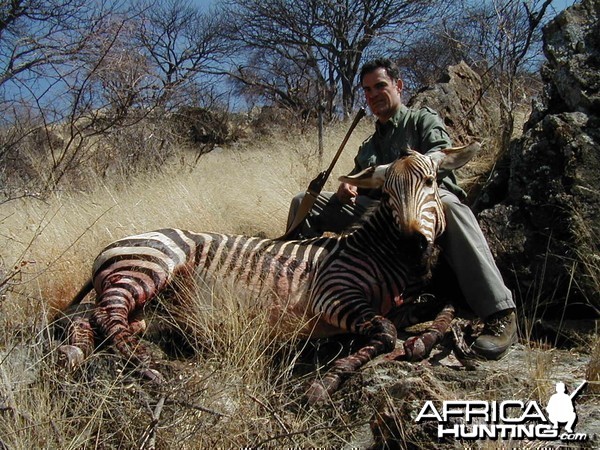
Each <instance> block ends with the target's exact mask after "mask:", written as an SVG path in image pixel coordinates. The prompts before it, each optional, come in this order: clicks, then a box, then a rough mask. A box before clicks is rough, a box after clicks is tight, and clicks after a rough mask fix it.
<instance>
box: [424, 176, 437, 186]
mask: <svg viewBox="0 0 600 450" xmlns="http://www.w3.org/2000/svg"><path fill="white" fill-rule="evenodd" d="M434 181H435V178H433V177H427V178H425V186H427V187H431V186H433V182H434Z"/></svg>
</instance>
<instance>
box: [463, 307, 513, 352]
mask: <svg viewBox="0 0 600 450" xmlns="http://www.w3.org/2000/svg"><path fill="white" fill-rule="evenodd" d="M515 342H517V315H516V313H515V310H514V309H507V310H504V311H500V312H499V313H496V314H493V315H492V316H490V317H488V318H487V319H486V321H485V326H484V327H483V331H482V332H481V335H480V336H479V337H478V338H477V339H475V342H473V345H472V347H471V349H472V350H473V351H474V352H475V353H477V354H478V355H480V356H483V357H484V358H486V359H500V358H502V357H503V356H504V355H505V354H506V352H507V351H508V349H509V348H510V346H511V345H512V344H514V343H515Z"/></svg>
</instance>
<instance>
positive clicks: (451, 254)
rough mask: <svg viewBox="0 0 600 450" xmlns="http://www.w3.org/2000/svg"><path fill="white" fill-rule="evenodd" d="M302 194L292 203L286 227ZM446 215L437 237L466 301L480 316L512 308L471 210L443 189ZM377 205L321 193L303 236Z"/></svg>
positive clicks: (340, 225)
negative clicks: (349, 202)
mask: <svg viewBox="0 0 600 450" xmlns="http://www.w3.org/2000/svg"><path fill="white" fill-rule="evenodd" d="M302 197H304V193H300V194H298V195H296V196H295V197H294V198H293V199H292V202H291V205H290V212H289V215H288V227H289V225H290V224H291V223H292V221H293V219H294V217H295V216H296V211H297V210H298V207H299V206H300V202H301V201H302ZM440 198H441V200H442V205H443V206H444V213H445V215H446V232H445V233H444V234H443V235H442V236H440V238H439V239H438V244H439V245H440V247H441V248H442V255H443V256H444V258H445V259H446V260H447V261H448V264H449V266H450V267H451V268H452V270H453V271H454V274H455V275H456V278H457V280H458V284H459V286H460V288H461V290H462V293H463V295H464V297H465V300H466V301H467V303H468V304H469V306H470V307H471V309H472V310H473V312H474V313H475V314H477V315H478V316H479V317H481V318H484V319H485V318H486V317H488V316H490V315H492V314H494V313H497V312H499V311H502V310H505V309H509V308H514V307H515V303H514V301H513V298H512V293H511V292H510V290H509V289H508V288H507V287H506V286H505V285H504V281H503V280H502V275H501V274H500V271H499V270H498V267H497V266H496V263H495V261H494V258H493V256H492V253H491V252H490V248H489V246H488V244H487V242H486V240H485V236H484V235H483V233H482V232H481V228H480V227H479V224H478V223H477V219H476V218H475V216H474V215H473V212H472V211H471V209H470V208H469V207H468V206H466V205H464V204H463V203H461V202H460V200H459V199H458V197H457V196H456V195H454V194H452V193H451V192H449V191H447V190H446V189H443V188H442V189H440ZM376 204H378V201H377V200H373V199H371V198H369V197H364V196H358V197H357V198H356V205H357V206H353V205H344V204H342V203H341V202H340V201H339V200H338V199H337V197H336V196H335V195H334V193H333V192H322V193H321V194H320V195H319V197H318V198H317V201H316V202H315V205H314V207H313V209H312V211H311V214H310V216H309V217H308V218H307V219H306V221H305V223H304V224H303V227H302V229H301V234H302V236H304V237H307V238H308V237H314V236H319V235H321V234H322V233H323V232H325V231H332V232H335V233H339V232H341V231H343V230H345V229H347V228H348V227H349V226H352V225H353V224H355V223H356V222H357V221H358V220H359V219H360V217H361V216H362V215H363V213H364V212H365V211H366V210H367V209H368V208H370V207H372V206H375V205H376Z"/></svg>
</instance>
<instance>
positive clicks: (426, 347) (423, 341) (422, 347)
mask: <svg viewBox="0 0 600 450" xmlns="http://www.w3.org/2000/svg"><path fill="white" fill-rule="evenodd" d="M454 315H455V311H454V306H452V305H450V304H448V305H446V306H444V308H442V310H441V311H440V312H439V313H438V315H437V316H436V318H435V319H434V321H433V323H432V324H431V326H430V327H429V328H428V329H427V331H425V332H424V333H422V334H420V335H418V336H413V337H411V338H409V339H407V340H406V341H405V342H404V355H403V358H402V359H407V360H408V361H420V360H422V359H425V358H427V356H429V353H431V350H433V347H434V346H435V345H436V344H437V343H439V342H440V341H441V340H442V339H443V337H444V335H445V334H446V333H447V332H448V330H449V329H450V323H451V322H452V320H453V319H454ZM397 359H400V358H397Z"/></svg>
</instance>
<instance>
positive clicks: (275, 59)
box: [226, 0, 438, 115]
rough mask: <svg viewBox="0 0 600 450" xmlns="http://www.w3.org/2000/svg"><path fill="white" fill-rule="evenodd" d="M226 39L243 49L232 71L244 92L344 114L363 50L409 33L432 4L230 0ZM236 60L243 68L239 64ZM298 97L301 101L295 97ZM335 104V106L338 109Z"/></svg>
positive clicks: (373, 0)
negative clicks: (229, 24) (243, 53)
mask: <svg viewBox="0 0 600 450" xmlns="http://www.w3.org/2000/svg"><path fill="white" fill-rule="evenodd" d="M226 3H227V5H228V12H227V15H228V17H230V18H231V20H230V23H231V28H230V30H229V35H230V38H231V39H232V41H233V42H235V43H237V44H238V45H239V46H240V48H241V49H243V50H244V51H245V57H239V58H238V59H237V61H236V64H235V65H234V68H233V69H232V70H231V75H232V76H233V77H234V78H235V79H236V80H238V82H240V83H242V85H243V86H244V87H245V89H246V92H251V91H252V90H254V92H261V93H263V94H264V95H265V97H266V98H269V99H272V100H276V101H277V102H278V103H281V104H283V105H285V106H290V105H294V107H295V106H296V105H298V106H299V107H301V108H306V107H307V106H308V107H309V108H311V109H312V110H313V111H314V110H316V109H318V108H319V107H320V106H321V104H322V102H323V101H324V102H325V103H326V105H327V109H328V112H329V114H330V115H331V114H333V112H334V110H335V109H336V107H338V106H339V107H340V109H341V110H342V112H343V113H344V114H349V113H350V112H351V110H352V108H353V106H354V103H355V97H356V76H357V73H358V71H359V68H360V64H361V62H362V60H363V55H364V53H365V51H366V50H367V49H368V48H369V47H371V46H373V45H374V44H375V43H379V44H380V45H381V50H382V52H383V51H385V49H386V46H385V40H386V38H388V37H389V36H391V35H393V34H397V33H403V34H404V35H409V34H410V33H411V32H412V31H413V29H414V27H415V26H416V25H417V24H419V23H421V22H422V21H424V20H425V19H426V17H427V13H428V12H429V11H431V8H433V7H434V6H435V5H436V4H437V3H438V2H435V1H434V2H432V1H419V0H412V1H399V0H347V1H342V0H328V1H317V0H230V1H228V2H226ZM240 61H241V62H240ZM300 97H301V98H300ZM338 99H340V100H341V105H338V104H337V101H338Z"/></svg>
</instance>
